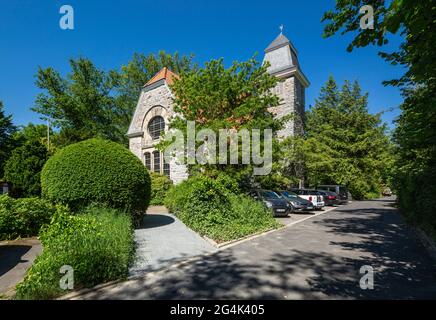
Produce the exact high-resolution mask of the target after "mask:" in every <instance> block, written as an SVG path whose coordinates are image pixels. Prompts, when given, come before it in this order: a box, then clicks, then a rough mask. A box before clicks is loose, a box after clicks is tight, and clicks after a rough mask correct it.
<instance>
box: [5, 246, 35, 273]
mask: <svg viewBox="0 0 436 320" xmlns="http://www.w3.org/2000/svg"><path fill="white" fill-rule="evenodd" d="M31 248H32V246H27V245H2V246H0V277H1V276H2V275H4V274H6V273H7V272H8V271H10V270H12V269H13V268H14V267H15V266H16V265H17V264H19V263H22V262H27V260H22V259H21V257H22V256H24V255H25V254H26V253H27V252H28V251H29V250H30V249H31Z"/></svg>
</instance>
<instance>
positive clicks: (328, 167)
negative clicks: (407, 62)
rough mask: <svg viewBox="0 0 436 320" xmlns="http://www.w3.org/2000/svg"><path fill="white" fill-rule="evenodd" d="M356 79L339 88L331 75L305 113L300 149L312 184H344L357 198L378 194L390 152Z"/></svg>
mask: <svg viewBox="0 0 436 320" xmlns="http://www.w3.org/2000/svg"><path fill="white" fill-rule="evenodd" d="M367 98H368V94H362V93H361V89H360V86H359V84H358V83H357V82H355V83H354V84H350V83H349V82H348V81H345V83H344V85H343V86H342V88H341V89H340V90H339V89H338V88H337V85H336V82H335V80H334V79H333V77H330V78H329V80H328V81H327V83H326V85H325V86H324V87H323V88H322V89H321V93H320V96H319V98H318V99H317V100H316V102H315V105H314V107H312V108H311V109H310V110H309V111H308V112H307V114H306V117H307V119H306V131H307V140H306V145H305V146H303V147H302V148H303V149H302V151H303V152H302V153H303V154H304V155H305V162H306V167H307V178H308V182H309V184H311V185H314V186H316V185H317V184H320V183H332V184H337V183H338V184H345V185H347V186H348V187H349V189H350V192H351V193H352V195H353V197H355V198H356V199H362V198H368V197H371V196H378V195H379V194H380V187H381V185H382V184H383V181H382V180H383V177H384V170H385V169H384V168H385V166H386V161H387V159H388V158H389V157H391V155H390V154H389V152H388V150H389V145H390V144H389V139H388V137H387V135H386V125H385V124H382V123H381V120H380V114H376V115H372V114H370V113H369V112H368V109H367Z"/></svg>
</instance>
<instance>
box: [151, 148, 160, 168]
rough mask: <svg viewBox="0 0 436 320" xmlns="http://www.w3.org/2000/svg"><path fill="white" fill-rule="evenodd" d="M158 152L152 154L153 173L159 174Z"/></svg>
mask: <svg viewBox="0 0 436 320" xmlns="http://www.w3.org/2000/svg"><path fill="white" fill-rule="evenodd" d="M160 160H161V157H160V152H159V151H155V152H153V171H154V172H157V173H160V164H161V163H160Z"/></svg>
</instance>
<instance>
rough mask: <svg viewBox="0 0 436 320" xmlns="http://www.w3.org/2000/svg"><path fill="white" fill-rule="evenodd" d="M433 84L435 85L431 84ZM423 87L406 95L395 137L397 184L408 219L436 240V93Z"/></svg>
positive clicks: (402, 207) (401, 203)
mask: <svg viewBox="0 0 436 320" xmlns="http://www.w3.org/2000/svg"><path fill="white" fill-rule="evenodd" d="M431 86H433V87H434V86H435V85H434V84H431ZM432 90H434V88H433V89H430V88H429V87H424V86H423V87H420V88H417V89H416V90H413V91H412V92H409V93H408V94H407V95H406V100H405V102H404V104H403V106H402V109H403V113H402V115H401V116H400V118H399V119H398V122H397V124H398V127H397V129H396V131H395V134H394V139H395V141H396V143H397V144H398V147H397V148H396V150H395V152H396V153H397V157H396V162H395V167H396V172H395V174H394V185H395V190H396V191H397V195H398V199H399V205H400V208H401V209H402V212H403V213H404V215H405V216H406V217H407V220H408V221H409V222H410V223H412V224H414V225H417V226H419V227H421V228H422V229H424V230H425V231H426V232H427V233H428V234H429V235H432V236H433V238H434V239H436V204H435V203H434V201H433V196H434V194H436V183H435V181H436V107H435V106H436V95H433V96H432V95H431V93H430V91H432Z"/></svg>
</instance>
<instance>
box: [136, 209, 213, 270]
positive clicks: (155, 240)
mask: <svg viewBox="0 0 436 320" xmlns="http://www.w3.org/2000/svg"><path fill="white" fill-rule="evenodd" d="M135 243H136V261H135V263H134V265H133V266H132V268H131V269H130V275H131V276H137V275H140V274H142V273H146V272H150V271H156V270H159V269H162V268H165V267H167V266H169V265H171V264H174V263H177V262H181V261H184V260H186V259H188V258H191V257H194V256H198V255H201V254H205V253H208V252H214V251H216V250H217V249H216V248H215V247H214V246H213V245H211V244H210V243H209V242H207V241H206V240H204V239H203V238H202V237H200V236H199V235H198V234H196V233H195V232H193V231H192V230H190V229H189V228H187V227H186V226H185V225H184V224H183V223H182V222H181V221H180V220H179V219H177V218H176V217H175V216H173V215H171V214H168V213H151V214H148V215H147V216H146V217H145V218H144V224H143V227H142V228H141V229H137V230H135Z"/></svg>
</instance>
